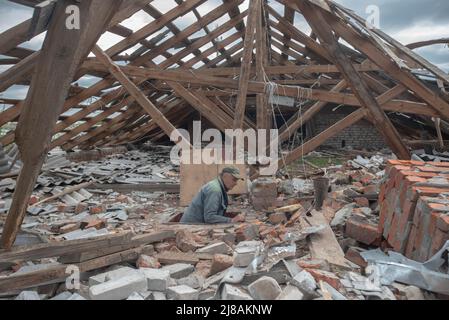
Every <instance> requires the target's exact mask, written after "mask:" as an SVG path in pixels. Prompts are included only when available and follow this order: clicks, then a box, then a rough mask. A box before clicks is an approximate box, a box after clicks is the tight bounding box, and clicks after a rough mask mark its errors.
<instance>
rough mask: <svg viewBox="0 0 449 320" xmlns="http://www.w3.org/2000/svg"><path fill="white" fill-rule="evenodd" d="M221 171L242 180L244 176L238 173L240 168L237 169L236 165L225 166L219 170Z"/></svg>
mask: <svg viewBox="0 0 449 320" xmlns="http://www.w3.org/2000/svg"><path fill="white" fill-rule="evenodd" d="M221 173H222V174H223V173H230V174H232V176H233V177H234V178H237V179H241V180H244V178H243V177H242V176H241V175H240V170H239V169H237V168H236V167H226V168H224V169H223V170H222V171H221Z"/></svg>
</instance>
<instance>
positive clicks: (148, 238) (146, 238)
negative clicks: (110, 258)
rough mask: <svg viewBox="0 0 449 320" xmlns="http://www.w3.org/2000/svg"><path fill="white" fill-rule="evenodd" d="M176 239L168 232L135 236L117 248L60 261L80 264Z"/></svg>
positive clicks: (76, 254)
mask: <svg viewBox="0 0 449 320" xmlns="http://www.w3.org/2000/svg"><path fill="white" fill-rule="evenodd" d="M174 237H175V232H174V231H171V230H168V231H157V232H152V233H149V234H141V235H137V236H134V237H133V238H132V239H131V240H130V241H129V242H127V243H122V244H120V245H116V246H109V247H104V248H95V249H92V250H89V251H87V250H86V251H82V252H76V253H71V254H65V255H62V256H61V257H60V258H59V259H58V261H59V262H61V263H79V262H84V261H87V260H91V259H95V258H99V257H102V256H106V255H109V254H112V253H116V252H120V251H125V250H129V249H132V248H136V247H139V246H142V245H149V244H152V243H155V242H161V241H164V240H167V239H170V238H174Z"/></svg>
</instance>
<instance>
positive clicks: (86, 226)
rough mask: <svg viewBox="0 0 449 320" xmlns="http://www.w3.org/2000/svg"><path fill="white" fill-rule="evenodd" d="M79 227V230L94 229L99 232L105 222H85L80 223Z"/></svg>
mask: <svg viewBox="0 0 449 320" xmlns="http://www.w3.org/2000/svg"><path fill="white" fill-rule="evenodd" d="M80 227H81V229H89V228H95V229H97V230H100V229H103V228H105V227H106V221H105V220H104V219H93V220H86V221H82V222H81V226H80Z"/></svg>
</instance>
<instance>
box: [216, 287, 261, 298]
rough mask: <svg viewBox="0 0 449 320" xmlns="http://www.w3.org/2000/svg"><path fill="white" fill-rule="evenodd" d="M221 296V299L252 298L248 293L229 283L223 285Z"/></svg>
mask: <svg viewBox="0 0 449 320" xmlns="http://www.w3.org/2000/svg"><path fill="white" fill-rule="evenodd" d="M221 297H222V299H223V300H254V299H253V298H252V297H251V296H250V295H249V294H247V293H245V292H243V291H242V290H241V289H239V288H237V287H235V286H233V285H230V284H225V285H224V286H223V291H222V294H221Z"/></svg>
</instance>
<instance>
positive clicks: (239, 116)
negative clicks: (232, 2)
mask: <svg viewBox="0 0 449 320" xmlns="http://www.w3.org/2000/svg"><path fill="white" fill-rule="evenodd" d="M259 6H260V0H250V3H249V14H248V21H247V23H246V31H245V41H244V48H243V57H242V66H241V68H240V78H239V94H238V96H237V103H236V106H235V117H234V129H242V127H243V119H244V116H245V108H246V95H247V94H248V81H249V76H250V73H251V60H252V57H253V47H254V37H255V29H256V22H257V13H258V12H259V10H258V7H259Z"/></svg>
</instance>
